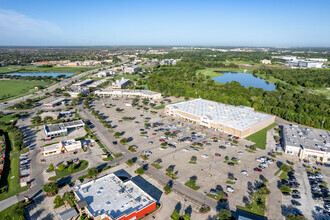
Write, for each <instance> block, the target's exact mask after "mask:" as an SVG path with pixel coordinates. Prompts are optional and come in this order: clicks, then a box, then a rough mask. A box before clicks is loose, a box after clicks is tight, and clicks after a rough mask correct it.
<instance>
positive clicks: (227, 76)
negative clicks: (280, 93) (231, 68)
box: [212, 72, 276, 91]
mask: <svg viewBox="0 0 330 220" xmlns="http://www.w3.org/2000/svg"><path fill="white" fill-rule="evenodd" d="M223 74H224V75H222V76H217V77H214V78H212V79H213V80H214V81H216V82H220V83H227V82H232V81H236V82H239V83H240V84H241V85H242V86H244V87H246V88H249V87H250V86H252V87H254V88H261V89H264V90H266V91H273V90H275V88H276V87H275V86H274V85H273V84H271V83H268V82H267V81H266V80H264V79H261V78H259V77H254V76H253V75H252V74H250V73H231V72H226V73H223Z"/></svg>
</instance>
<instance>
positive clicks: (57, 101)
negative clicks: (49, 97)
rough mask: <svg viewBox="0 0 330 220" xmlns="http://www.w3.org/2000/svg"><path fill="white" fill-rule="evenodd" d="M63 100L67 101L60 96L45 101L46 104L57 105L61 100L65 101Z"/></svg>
mask: <svg viewBox="0 0 330 220" xmlns="http://www.w3.org/2000/svg"><path fill="white" fill-rule="evenodd" d="M63 101H65V98H58V99H55V100H53V101H50V102H48V103H45V104H44V105H56V104H58V103H60V102H63Z"/></svg>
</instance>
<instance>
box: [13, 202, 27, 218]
mask: <svg viewBox="0 0 330 220" xmlns="http://www.w3.org/2000/svg"><path fill="white" fill-rule="evenodd" d="M12 210H13V212H14V213H13V216H24V214H25V205H24V203H23V202H19V203H16V204H15V205H14V208H13V209H12ZM10 217H11V216H10ZM9 219H14V218H9Z"/></svg>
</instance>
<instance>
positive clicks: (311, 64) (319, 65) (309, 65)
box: [298, 61, 323, 68]
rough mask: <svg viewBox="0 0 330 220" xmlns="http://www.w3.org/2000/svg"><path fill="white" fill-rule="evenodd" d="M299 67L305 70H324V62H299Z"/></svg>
mask: <svg viewBox="0 0 330 220" xmlns="http://www.w3.org/2000/svg"><path fill="white" fill-rule="evenodd" d="M298 66H300V67H305V68H322V66H323V63H322V62H314V61H299V62H298Z"/></svg>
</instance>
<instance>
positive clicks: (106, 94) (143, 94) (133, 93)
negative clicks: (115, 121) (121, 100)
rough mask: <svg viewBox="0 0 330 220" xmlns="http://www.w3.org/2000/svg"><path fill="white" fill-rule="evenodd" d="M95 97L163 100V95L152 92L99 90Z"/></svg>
mask: <svg viewBox="0 0 330 220" xmlns="http://www.w3.org/2000/svg"><path fill="white" fill-rule="evenodd" d="M95 95H99V96H103V97H110V96H115V97H143V98H148V99H161V98H162V94H161V93H159V92H153V91H150V90H128V89H123V90H98V91H95Z"/></svg>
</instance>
